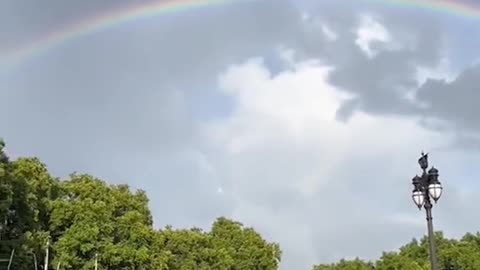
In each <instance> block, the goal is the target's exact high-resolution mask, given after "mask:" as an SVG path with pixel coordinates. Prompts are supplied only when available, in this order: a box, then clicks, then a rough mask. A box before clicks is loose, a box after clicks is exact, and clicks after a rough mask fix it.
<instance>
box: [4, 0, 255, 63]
mask: <svg viewBox="0 0 480 270" xmlns="http://www.w3.org/2000/svg"><path fill="white" fill-rule="evenodd" d="M246 1H248V0H152V1H149V2H147V3H142V4H141V5H138V4H137V5H129V6H124V7H121V8H116V9H113V10H109V11H108V12H106V13H101V14H99V15H97V16H94V17H87V18H85V19H83V20H80V21H78V22H75V23H73V24H69V25H67V26H66V27H64V28H62V29H55V31H52V32H50V33H45V34H43V35H41V36H39V37H38V38H36V39H33V40H31V41H30V42H28V43H27V44H25V45H23V46H19V47H17V48H14V49H11V50H9V51H7V52H6V53H2V52H1V51H0V63H4V62H6V63H8V64H9V65H15V64H19V63H22V62H23V61H25V60H27V59H29V58H31V57H33V56H35V55H38V54H41V53H42V52H46V51H48V50H50V49H52V48H54V47H57V46H59V45H61V44H64V43H66V42H68V41H70V40H74V39H76V38H80V37H82V36H85V35H88V34H93V33H96V32H101V31H103V30H106V29H109V28H112V27H115V26H117V25H122V24H125V23H128V22H132V21H136V20H139V19H145V18H150V17H157V16H165V15H169V14H176V13H180V12H186V11H189V10H195V9H200V8H207V7H212V6H222V5H226V4H231V3H234V2H246ZM250 1H251V0H250Z"/></svg>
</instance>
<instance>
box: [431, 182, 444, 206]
mask: <svg viewBox="0 0 480 270" xmlns="http://www.w3.org/2000/svg"><path fill="white" fill-rule="evenodd" d="M442 191H443V187H442V185H441V184H440V182H436V183H432V184H430V185H429V186H428V193H430V196H431V197H432V198H433V200H434V201H435V202H437V201H438V199H440V197H441V196H442Z"/></svg>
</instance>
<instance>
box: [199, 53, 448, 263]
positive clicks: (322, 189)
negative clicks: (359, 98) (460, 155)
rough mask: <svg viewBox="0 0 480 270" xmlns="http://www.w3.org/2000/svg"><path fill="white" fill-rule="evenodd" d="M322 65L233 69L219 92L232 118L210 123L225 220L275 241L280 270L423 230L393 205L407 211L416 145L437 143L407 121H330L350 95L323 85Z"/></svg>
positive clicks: (258, 64)
mask: <svg viewBox="0 0 480 270" xmlns="http://www.w3.org/2000/svg"><path fill="white" fill-rule="evenodd" d="M320 63H321V61H319V60H315V59H311V60H309V61H300V62H295V63H294V64H293V65H292V66H290V69H286V70H284V71H283V72H281V73H278V74H276V75H272V74H271V72H270V71H269V70H268V69H267V68H266V67H265V65H264V63H263V62H262V59H258V58H254V59H250V60H248V61H246V62H244V63H243V64H239V65H234V66H231V67H230V68H228V69H227V70H226V71H225V72H224V73H222V74H221V75H220V78H219V86H220V87H219V88H220V89H221V90H222V91H224V92H226V93H228V94H229V95H231V96H232V98H233V100H234V101H235V102H234V110H233V113H232V114H231V116H230V117H228V118H224V119H222V120H219V121H215V122H213V123H210V125H208V130H209V132H210V133H211V136H209V137H210V138H212V142H211V143H212V144H220V145H219V146H218V148H219V149H223V153H222V154H221V160H228V165H226V166H225V167H223V170H224V174H225V175H228V177H225V178H224V181H225V183H224V186H225V188H224V192H225V193H226V194H227V196H229V197H231V198H232V200H233V205H232V208H233V213H232V216H233V217H235V218H238V219H240V220H244V221H245V222H247V223H249V224H253V225H254V226H256V227H257V228H259V229H261V231H262V232H264V233H265V234H266V235H268V236H269V237H271V238H272V239H276V240H278V241H280V243H281V244H282V247H283V248H284V250H285V266H284V267H285V269H294V268H295V269H307V268H308V266H309V265H310V264H312V263H314V262H319V261H328V260H332V259H339V258H340V257H342V256H355V255H360V256H365V257H368V258H373V257H376V256H379V255H380V254H379V252H380V251H381V250H383V249H388V248H393V247H395V245H398V244H400V243H401V242H402V241H404V239H410V238H411V237H413V236H414V235H415V234H414V232H421V231H422V229H423V228H421V227H420V228H419V227H418V224H411V222H410V221H409V220H406V221H399V219H398V218H397V215H396V213H395V212H392V210H391V209H403V211H408V210H407V209H409V208H407V207H410V206H411V207H412V209H413V210H412V211H415V209H414V207H413V205H410V190H409V188H410V186H409V185H410V183H409V176H406V175H405V174H404V169H405V168H407V169H408V168H409V167H411V166H405V164H408V162H409V161H413V162H412V163H413V165H415V161H416V157H417V154H418V153H417V152H418V149H422V148H423V147H426V148H428V149H431V148H434V147H437V146H440V145H442V144H443V143H444V142H445V137H442V136H441V135H440V134H438V133H435V132H432V131H429V130H427V129H425V128H422V127H421V126H419V125H418V124H417V121H416V119H415V118H414V117H393V116H371V115H368V114H365V113H362V112H357V113H355V114H354V115H353V116H352V117H351V119H350V121H349V122H348V123H343V122H338V121H337V120H336V118H335V117H336V111H337V109H338V107H340V106H341V103H342V100H344V99H345V98H346V97H348V94H345V93H343V92H341V91H340V90H339V89H337V88H336V87H335V86H333V85H331V84H330V83H329V76H331V74H332V73H333V70H334V68H332V67H328V66H323V65H322V64H320ZM413 130H414V131H415V132H405V131H413ZM405 145H409V146H410V147H409V149H406V148H405ZM411 151H414V152H411ZM214 164H215V163H214ZM222 164H223V163H222ZM221 167H222V166H219V168H221ZM385 169H387V170H385ZM415 169H416V168H415V167H412V170H411V172H412V173H414V172H415ZM399 190H400V192H399ZM402 205H404V206H402ZM385 224H389V225H388V226H387V227H388V229H386V227H385V226H386V225H385ZM393 231H394V232H395V233H393V234H392V232H393ZM285 232H288V233H285ZM372 239H375V241H372ZM366 242H368V243H369V248H365V247H364V244H362V243H366ZM327 243H328V244H327ZM299 250H301V251H302V252H299ZM340 250H341V251H342V252H341V253H340Z"/></svg>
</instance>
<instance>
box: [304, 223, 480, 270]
mask: <svg viewBox="0 0 480 270" xmlns="http://www.w3.org/2000/svg"><path fill="white" fill-rule="evenodd" d="M435 241H436V243H437V249H438V261H439V267H440V269H441V270H478V269H480V233H477V234H470V233H469V234H466V235H465V236H464V237H463V238H462V239H460V240H451V239H446V238H445V237H444V236H443V234H442V233H440V232H438V233H436V235H435ZM429 269H430V257H429V243H428V238H427V237H423V238H422V239H421V240H420V241H417V240H416V239H413V240H412V241H411V242H410V243H408V244H406V245H404V246H403V247H401V248H400V249H399V251H398V252H385V253H383V255H382V256H381V257H380V258H379V259H378V260H377V261H376V262H375V263H367V262H363V261H361V260H359V259H356V260H354V261H345V260H342V261H340V262H339V263H336V264H331V265H317V266H314V267H313V270H429Z"/></svg>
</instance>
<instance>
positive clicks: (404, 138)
mask: <svg viewBox="0 0 480 270" xmlns="http://www.w3.org/2000/svg"><path fill="white" fill-rule="evenodd" d="M127 2H128V1H127V0H109V1H96V0H84V1H63V0H44V1H35V0H3V1H0V101H1V105H0V123H1V126H0V136H1V137H3V138H4V139H5V140H6V142H7V146H8V152H9V154H10V155H11V156H13V157H18V156H38V157H40V158H41V159H42V160H43V161H44V162H45V163H47V165H48V166H49V169H50V170H51V172H52V173H53V174H54V175H56V176H66V175H68V174H69V173H71V172H73V171H78V172H87V173H91V174H94V175H96V176H98V177H100V178H102V179H105V180H106V181H108V182H109V183H113V184H116V183H129V184H130V185H131V186H132V187H135V188H141V189H145V190H147V192H148V194H149V196H150V198H151V208H152V211H153V214H154V219H155V225H156V226H157V227H163V226H165V225H166V224H171V225H174V226H176V227H190V226H194V225H195V226H201V227H204V228H208V227H209V225H210V224H211V222H212V221H213V220H214V219H215V218H216V217H218V216H227V217H231V218H234V219H236V220H239V221H241V222H243V223H244V224H246V225H248V226H253V227H255V228H256V229H257V230H258V231H260V232H261V233H262V234H263V235H264V236H265V237H266V238H268V239H269V240H272V241H277V242H279V243H280V244H281V246H282V249H283V251H284V258H283V266H282V267H283V269H285V270H297V269H309V268H310V266H311V265H312V264H314V263H320V262H333V261H335V260H338V259H340V258H342V257H346V258H352V257H355V256H360V257H361V258H365V259H375V258H377V257H379V256H380V255H381V252H382V251H384V250H394V249H396V248H397V247H399V246H400V245H402V244H404V243H406V242H408V241H410V240H411V239H412V238H414V237H417V238H418V237H421V236H422V235H423V234H424V233H426V224H425V219H424V213H423V212H419V211H418V209H416V208H415V206H414V204H413V202H412V200H411V198H410V194H411V190H412V186H411V179H412V177H413V176H414V175H415V174H416V173H419V168H418V165H417V158H418V157H419V155H420V152H421V151H422V150H425V151H429V152H430V153H431V154H430V160H431V163H433V165H435V166H436V167H438V168H439V170H440V174H441V176H440V177H441V180H442V183H443V184H444V187H445V194H444V196H443V197H442V199H441V201H440V202H439V204H438V205H437V206H436V207H435V208H434V218H435V227H436V229H438V230H442V231H444V232H445V233H446V235H447V236H449V237H458V236H461V235H462V234H463V233H465V232H467V231H477V230H479V227H478V224H479V223H480V212H478V211H476V210H475V209H476V205H478V203H480V199H479V198H478V196H476V194H477V193H478V192H479V191H480V184H479V183H478V176H479V175H480V173H479V172H478V169H477V166H475V165H476V164H478V162H479V161H480V157H479V155H478V154H479V150H480V148H479V146H480V124H479V123H480V122H479V121H477V114H478V113H480V107H479V106H478V105H479V104H480V103H479V97H480V92H478V91H477V90H478V89H476V88H478V85H480V65H479V63H480V61H479V60H480V51H479V50H478V48H479V47H480V27H478V26H479V24H480V18H479V19H475V18H467V17H462V16H459V15H455V14H453V13H449V12H438V11H437V12H432V11H430V10H428V9H419V8H415V7H404V6H402V5H396V6H391V5H386V4H381V1H358V0H357V1H353V0H351V1H349V0H343V1H313V0H312V1H308V0H302V1H295V2H294V1H290V0H258V1H255V0H253V1H246V2H242V3H236V4H227V5H223V6H211V7H204V8H199V9H192V10H189V11H186V12H179V13H174V14H170V15H167V16H165V15H164V16H157V17H152V18H144V19H139V20H135V21H132V22H129V23H125V24H118V25H115V26H114V27H112V28H109V29H105V30H102V31H97V32H95V33H90V34H88V35H83V36H80V37H77V38H75V39H71V40H68V41H67V42H63V43H61V44H59V45H58V46H54V47H52V48H51V49H49V50H47V51H44V52H42V53H38V54H33V55H31V56H30V57H27V58H25V59H24V61H22V62H20V63H16V64H15V65H13V64H12V63H11V62H9V61H8V60H7V59H8V57H9V55H10V54H11V52H12V50H14V49H15V48H18V47H19V46H24V45H28V44H29V43H30V41H31V40H35V39H38V38H39V37H40V38H41V37H44V36H45V35H46V33H55V32H57V31H58V30H59V29H67V30H68V29H69V25H72V24H75V22H78V21H88V20H89V19H88V18H91V17H97V16H102V14H107V13H109V12H110V13H111V11H112V10H114V9H115V8H119V7H121V6H122V5H125V4H127ZM137 2H138V3H142V2H148V1H145V0H143V1H137ZM462 2H463V1H462ZM465 3H466V2H465Z"/></svg>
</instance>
